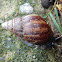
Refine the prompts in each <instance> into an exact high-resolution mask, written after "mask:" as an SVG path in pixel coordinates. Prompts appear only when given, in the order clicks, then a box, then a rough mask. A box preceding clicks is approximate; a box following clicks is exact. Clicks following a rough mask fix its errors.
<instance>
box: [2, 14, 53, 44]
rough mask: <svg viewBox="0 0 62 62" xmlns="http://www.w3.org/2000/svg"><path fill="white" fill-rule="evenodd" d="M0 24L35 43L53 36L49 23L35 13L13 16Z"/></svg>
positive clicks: (49, 39) (42, 41) (40, 42)
mask: <svg viewBox="0 0 62 62" xmlns="http://www.w3.org/2000/svg"><path fill="white" fill-rule="evenodd" d="M2 26H3V27H4V28H6V29H8V30H9V31H11V32H13V33H15V35H17V36H19V37H20V38H21V39H25V40H27V41H30V42H33V43H35V44H42V43H44V42H47V41H51V39H52V38H53V32H52V30H51V28H50V27H49V25H48V24H47V23H46V22H45V20H44V19H43V18H41V17H40V16H38V15H35V14H31V15H26V16H23V17H19V18H15V19H13V20H10V21H8V22H5V23H3V24H2Z"/></svg>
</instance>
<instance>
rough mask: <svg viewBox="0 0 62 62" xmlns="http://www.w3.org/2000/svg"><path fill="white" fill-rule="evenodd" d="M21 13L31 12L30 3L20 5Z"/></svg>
mask: <svg viewBox="0 0 62 62" xmlns="http://www.w3.org/2000/svg"><path fill="white" fill-rule="evenodd" d="M20 11H21V13H32V12H33V7H32V6H31V5H30V3H24V4H23V5H21V6H20Z"/></svg>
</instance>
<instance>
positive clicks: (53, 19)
mask: <svg viewBox="0 0 62 62" xmlns="http://www.w3.org/2000/svg"><path fill="white" fill-rule="evenodd" d="M50 17H51V19H52V21H53V22H54V24H55V26H56V27H57V29H58V30H59V32H60V33H61V34H62V29H61V27H60V26H59V24H58V23H57V22H56V20H55V18H54V16H53V14H52V13H50Z"/></svg>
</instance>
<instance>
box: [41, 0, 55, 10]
mask: <svg viewBox="0 0 62 62" xmlns="http://www.w3.org/2000/svg"><path fill="white" fill-rule="evenodd" d="M54 2H55V0H41V4H42V6H43V7H44V8H46V9H48V8H49V7H50V6H51V5H54Z"/></svg>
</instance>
